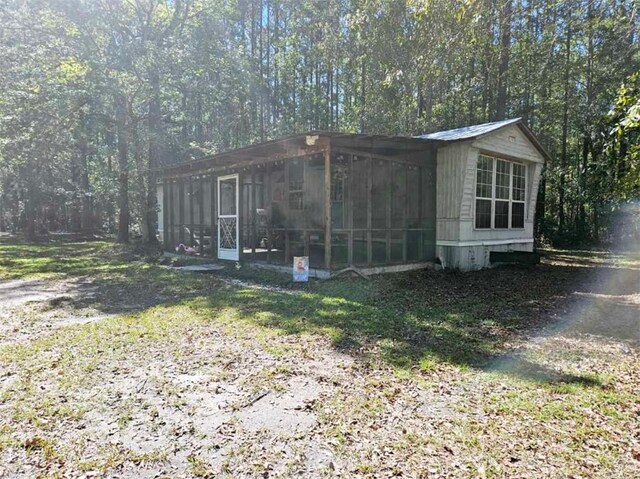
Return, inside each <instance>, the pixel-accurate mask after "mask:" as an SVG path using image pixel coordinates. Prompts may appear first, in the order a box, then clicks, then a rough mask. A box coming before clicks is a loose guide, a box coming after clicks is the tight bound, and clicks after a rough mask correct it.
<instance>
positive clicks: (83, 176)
mask: <svg viewBox="0 0 640 479" xmlns="http://www.w3.org/2000/svg"><path fill="white" fill-rule="evenodd" d="M78 140H79V141H78V167H79V170H80V171H79V180H80V195H81V201H80V206H81V211H82V216H81V218H80V219H81V229H82V232H83V233H84V234H91V233H93V231H94V228H95V225H94V221H93V219H94V216H93V200H92V197H91V184H90V182H89V165H88V157H89V146H88V144H87V139H86V137H85V136H84V135H82V134H81V135H80V136H79V138H78Z"/></svg>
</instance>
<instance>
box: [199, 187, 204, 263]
mask: <svg viewBox="0 0 640 479" xmlns="http://www.w3.org/2000/svg"><path fill="white" fill-rule="evenodd" d="M199 182H200V194H199V195H198V196H199V200H198V202H199V203H200V210H199V211H200V218H199V219H198V221H199V222H200V256H202V255H203V253H204V176H201V177H200V180H199Z"/></svg>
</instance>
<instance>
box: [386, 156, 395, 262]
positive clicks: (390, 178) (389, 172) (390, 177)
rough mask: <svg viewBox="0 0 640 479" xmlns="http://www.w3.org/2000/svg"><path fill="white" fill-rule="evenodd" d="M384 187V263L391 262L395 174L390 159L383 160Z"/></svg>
mask: <svg viewBox="0 0 640 479" xmlns="http://www.w3.org/2000/svg"><path fill="white" fill-rule="evenodd" d="M384 163H385V173H386V175H385V184H384V186H385V188H384V196H385V200H386V201H385V205H386V208H387V213H386V220H385V226H386V227H387V233H386V234H385V237H386V238H387V253H386V255H387V259H386V263H387V264H389V263H391V200H392V198H391V186H392V185H393V182H394V181H395V175H394V172H393V164H392V163H391V162H390V161H385V162H384Z"/></svg>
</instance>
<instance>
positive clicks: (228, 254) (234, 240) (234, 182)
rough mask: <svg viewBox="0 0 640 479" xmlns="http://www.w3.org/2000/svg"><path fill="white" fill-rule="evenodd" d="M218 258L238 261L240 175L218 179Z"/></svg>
mask: <svg viewBox="0 0 640 479" xmlns="http://www.w3.org/2000/svg"><path fill="white" fill-rule="evenodd" d="M218 258H219V259H227V260H233V261H238V260H239V259H240V241H239V236H238V175H230V176H221V177H219V178H218Z"/></svg>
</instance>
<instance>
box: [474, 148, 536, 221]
mask: <svg viewBox="0 0 640 479" xmlns="http://www.w3.org/2000/svg"><path fill="white" fill-rule="evenodd" d="M525 185H526V167H525V165H523V164H521V163H515V162H513V161H506V160H501V159H498V158H492V157H490V156H486V155H480V158H478V168H477V176H476V218H475V225H476V228H478V229H491V228H495V229H509V228H512V229H518V228H524V212H525V206H524V205H525Z"/></svg>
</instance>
